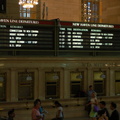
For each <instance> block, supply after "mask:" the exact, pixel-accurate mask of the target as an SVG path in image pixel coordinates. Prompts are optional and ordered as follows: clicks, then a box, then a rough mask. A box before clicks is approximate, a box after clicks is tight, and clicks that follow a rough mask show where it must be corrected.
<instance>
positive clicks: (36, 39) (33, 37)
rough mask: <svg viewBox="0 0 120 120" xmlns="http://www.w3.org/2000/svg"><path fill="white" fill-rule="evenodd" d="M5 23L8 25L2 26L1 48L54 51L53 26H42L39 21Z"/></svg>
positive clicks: (0, 32) (0, 29)
mask: <svg viewBox="0 0 120 120" xmlns="http://www.w3.org/2000/svg"><path fill="white" fill-rule="evenodd" d="M4 22H7V24H5V23H1V24H0V48H15V49H17V48H19V49H46V50H47V49H54V27H53V26H49V25H47V27H46V26H41V25H40V22H39V21H30V20H19V21H18V20H17V21H16V20H11V21H10V20H8V19H4ZM10 22H13V23H12V24H11V23H10ZM47 23H48V22H46V24H47Z"/></svg>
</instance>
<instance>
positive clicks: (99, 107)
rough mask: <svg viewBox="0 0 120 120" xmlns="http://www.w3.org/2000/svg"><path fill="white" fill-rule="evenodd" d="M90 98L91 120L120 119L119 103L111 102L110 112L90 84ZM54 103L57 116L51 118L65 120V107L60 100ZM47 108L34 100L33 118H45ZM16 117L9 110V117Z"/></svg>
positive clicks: (10, 118)
mask: <svg viewBox="0 0 120 120" xmlns="http://www.w3.org/2000/svg"><path fill="white" fill-rule="evenodd" d="M87 96H88V100H87V103H86V105H85V110H86V111H87V112H88V115H89V118H90V120H119V112H118V111H117V109H116V108H117V105H116V103H114V102H111V103H110V109H111V110H112V113H111V114H109V112H108V109H107V108H106V102H105V101H100V102H98V100H97V93H96V92H95V91H94V90H93V87H92V85H90V86H89V90H88V93H87ZM54 105H55V107H56V116H55V117H54V118H53V119H51V120H63V119H64V113H63V107H62V105H61V104H60V102H59V101H55V102H54ZM45 113H47V111H46V110H44V108H43V107H42V106H41V100H40V99H36V100H35V101H34V107H33V108H32V112H31V118H32V120H45ZM14 117H15V113H14V109H11V110H10V111H8V119H7V120H13V119H14Z"/></svg>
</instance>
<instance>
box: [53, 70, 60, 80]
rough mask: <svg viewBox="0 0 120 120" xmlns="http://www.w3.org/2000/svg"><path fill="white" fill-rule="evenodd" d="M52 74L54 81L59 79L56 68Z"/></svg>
mask: <svg viewBox="0 0 120 120" xmlns="http://www.w3.org/2000/svg"><path fill="white" fill-rule="evenodd" d="M52 73H53V74H54V75H53V79H54V80H57V79H59V76H58V74H57V72H55V70H54V68H53V69H52Z"/></svg>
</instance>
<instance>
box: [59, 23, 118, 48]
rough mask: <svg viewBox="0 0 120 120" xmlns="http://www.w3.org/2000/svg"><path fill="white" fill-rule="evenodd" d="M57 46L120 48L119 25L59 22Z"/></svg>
mask: <svg viewBox="0 0 120 120" xmlns="http://www.w3.org/2000/svg"><path fill="white" fill-rule="evenodd" d="M59 48H60V49H66V50H67V49H68V50H70V49H74V50H77V49H79V50H120V25H110V24H92V23H91V24H90V23H70V22H69V23H67V22H61V28H60V31H59Z"/></svg>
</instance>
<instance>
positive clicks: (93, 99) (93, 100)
mask: <svg viewBox="0 0 120 120" xmlns="http://www.w3.org/2000/svg"><path fill="white" fill-rule="evenodd" d="M89 104H91V111H90V114H89V117H90V118H91V119H90V120H96V117H97V111H95V110H94V107H95V106H96V107H97V105H98V101H97V97H96V92H92V94H91V100H90V102H89V103H88V105H89Z"/></svg>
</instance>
